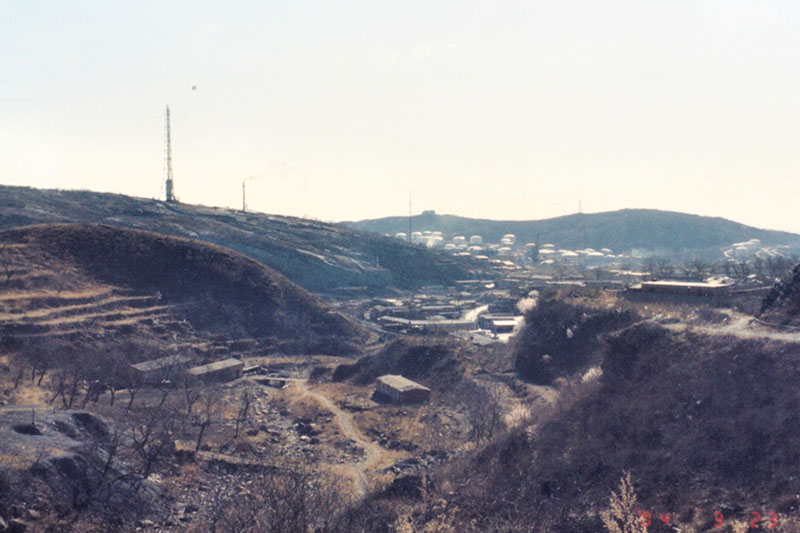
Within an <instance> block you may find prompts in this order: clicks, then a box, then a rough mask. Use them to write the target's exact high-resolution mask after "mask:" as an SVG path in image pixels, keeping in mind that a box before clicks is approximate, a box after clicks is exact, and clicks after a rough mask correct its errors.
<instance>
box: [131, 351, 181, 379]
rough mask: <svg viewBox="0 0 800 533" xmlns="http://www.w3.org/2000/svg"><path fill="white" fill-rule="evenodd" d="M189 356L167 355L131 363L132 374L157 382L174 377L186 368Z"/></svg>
mask: <svg viewBox="0 0 800 533" xmlns="http://www.w3.org/2000/svg"><path fill="white" fill-rule="evenodd" d="M191 362H192V359H191V358H190V357H187V356H185V355H168V356H167V357H162V358H160V359H151V360H150V361H144V362H141V363H136V364H135V365H131V368H132V369H133V372H134V374H136V375H138V376H139V377H140V378H141V379H142V380H143V381H145V382H147V383H158V382H160V381H164V380H167V379H174V378H175V377H177V376H178V375H180V374H183V372H184V371H185V370H186V368H187V367H188V366H189V363H191Z"/></svg>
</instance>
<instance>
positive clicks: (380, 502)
mask: <svg viewBox="0 0 800 533" xmlns="http://www.w3.org/2000/svg"><path fill="white" fill-rule="evenodd" d="M556 314H563V313H562V312H561V310H556ZM612 326H613V325H612ZM617 326H618V327H620V328H621V329H618V330H617V331H615V332H609V333H608V335H607V336H606V342H604V350H603V351H604V357H603V362H602V365H601V368H602V375H601V377H600V378H599V380H597V379H596V378H595V379H594V380H586V379H583V380H576V381H575V382H572V383H566V382H565V383H564V387H563V388H562V390H561V398H560V400H559V402H558V404H556V406H555V409H552V410H550V411H549V412H548V411H544V412H543V411H539V412H537V413H535V414H534V416H532V417H531V418H530V419H528V420H527V421H526V422H525V423H523V424H522V425H520V426H518V427H516V428H514V429H512V430H511V431H509V432H508V433H506V434H504V435H503V436H501V437H500V438H498V439H496V440H494V441H493V442H490V443H489V445H488V446H486V447H485V448H478V449H476V450H474V452H472V453H469V454H466V455H465V456H463V457H462V458H461V459H459V460H458V461H456V462H454V463H451V464H449V465H447V466H444V467H440V468H438V469H437V470H434V471H432V472H430V473H429V478H428V480H427V484H426V487H427V488H428V490H427V492H426V493H424V494H421V495H417V496H416V497H413V498H409V497H397V496H396V495H393V494H390V493H383V494H376V495H374V497H373V498H371V499H369V500H367V501H366V502H365V503H364V504H363V505H362V506H361V507H359V508H358V509H357V510H356V511H355V512H354V513H353V514H352V515H350V518H351V520H352V522H353V524H354V526H355V527H354V529H358V528H359V527H360V528H363V529H364V530H381V528H387V526H388V525H390V524H399V523H408V524H409V526H408V527H409V529H408V530H409V531H440V530H441V531H466V532H469V531H475V532H478V531H537V532H539V531H541V532H544V531H547V532H556V533H558V532H563V533H575V532H580V533H597V532H599V531H606V528H605V527H604V525H603V523H602V521H601V519H600V511H602V510H604V509H607V508H608V507H609V495H610V494H611V492H612V491H615V490H618V487H619V482H620V478H621V477H622V476H623V473H624V472H629V473H630V474H631V478H632V480H633V487H634V490H635V492H636V494H637V495H638V503H637V504H636V505H635V506H634V507H633V509H632V510H631V511H630V513H631V515H632V517H633V519H634V520H638V519H639V518H640V517H641V514H638V515H637V513H639V512H640V511H641V512H647V513H650V516H651V518H652V523H651V527H650V528H648V529H647V531H653V532H664V533H666V532H671V531H709V530H719V531H748V529H747V528H746V527H745V528H743V529H740V527H741V524H742V523H753V522H751V521H754V523H755V527H752V528H751V529H749V531H754V530H760V529H770V530H773V531H781V532H788V531H798V529H797V527H798V524H800V522H798V514H797V513H798V509H800V499H799V497H798V494H799V493H800V484H799V483H800V482H798V478H797V476H796V465H797V461H798V459H800V457H798V449H800V417H798V414H797V413H798V411H797V407H798V404H799V402H800V393H798V391H800V367H798V362H797V360H796V358H795V357H794V355H793V354H794V353H795V352H796V346H797V345H796V344H795V343H794V342H792V341H788V342H786V341H781V340H777V339H776V338H773V336H771V335H770V333H769V332H766V333H765V332H762V331H761V330H758V329H751V330H750V331H748V332H746V333H745V332H742V333H741V334H730V333H727V331H735V330H730V329H726V330H724V331H725V332H726V333H722V331H723V330H722V329H720V330H715V328H714V327H712V326H699V327H697V328H694V327H689V326H686V325H685V324H676V323H670V324H667V325H660V324H658V323H656V322H655V321H653V320H645V321H641V322H639V323H636V324H633V325H631V326H627V327H625V324H617ZM611 329H613V327H612V328H611ZM709 332H711V333H712V334H709ZM548 335H549V334H548ZM548 335H545V336H543V337H541V342H542V344H543V345H544V344H548V343H550V344H552V340H553V338H551V339H550V340H548ZM559 343H560V341H557V342H556V344H555V345H553V346H552V348H553V350H552V351H551V347H547V346H542V347H543V348H544V349H547V350H548V351H549V352H550V353H553V354H557V353H558V349H559V347H558V344H559ZM596 374H599V372H597V373H596ZM716 513H719V514H716ZM662 518H663V521H664V522H666V521H668V522H669V527H668V526H667V525H666V524H665V523H662ZM770 518H774V520H775V523H774V524H771V523H770V522H769V520H770ZM717 520H722V521H723V522H724V524H725V525H724V526H723V527H721V528H718V529H714V526H715V524H716V523H717ZM736 522H738V523H739V524H740V525H739V526H737V527H734V523H736ZM776 525H777V526H778V527H776ZM437 528H440V529H437ZM675 528H679V529H675ZM625 531H634V530H633V529H626V530H625ZM637 531H638V529H637Z"/></svg>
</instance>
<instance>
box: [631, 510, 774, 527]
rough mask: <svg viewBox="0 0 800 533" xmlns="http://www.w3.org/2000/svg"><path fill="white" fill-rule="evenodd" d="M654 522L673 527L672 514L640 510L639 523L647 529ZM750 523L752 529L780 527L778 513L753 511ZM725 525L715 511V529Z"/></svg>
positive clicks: (718, 512)
mask: <svg viewBox="0 0 800 533" xmlns="http://www.w3.org/2000/svg"><path fill="white" fill-rule="evenodd" d="M654 520H658V521H659V522H663V523H664V524H665V525H668V526H670V525H672V524H670V513H658V514H654V513H652V512H650V511H648V510H646V509H640V510H639V521H640V523H641V524H642V526H643V527H644V528H645V529H647V528H648V527H650V526H651V525H653V521H654ZM748 523H749V525H750V529H761V528H764V529H775V528H776V527H778V513H776V512H775V511H769V512H768V513H766V514H763V513H762V512H761V511H753V512H752V513H750V521H749V522H748ZM723 525H725V515H724V514H722V511H714V525H713V527H714V528H718V527H722V526H723Z"/></svg>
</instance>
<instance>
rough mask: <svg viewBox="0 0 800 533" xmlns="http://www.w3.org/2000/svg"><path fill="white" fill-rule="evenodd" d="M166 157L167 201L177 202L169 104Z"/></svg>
mask: <svg viewBox="0 0 800 533" xmlns="http://www.w3.org/2000/svg"><path fill="white" fill-rule="evenodd" d="M165 143H166V146H165V149H164V150H165V152H166V159H167V181H166V184H165V189H166V191H167V202H177V201H178V199H177V198H175V185H174V184H173V182H172V143H171V141H170V132H169V106H167V125H166V141H165Z"/></svg>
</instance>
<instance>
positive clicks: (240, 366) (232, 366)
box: [188, 358, 244, 381]
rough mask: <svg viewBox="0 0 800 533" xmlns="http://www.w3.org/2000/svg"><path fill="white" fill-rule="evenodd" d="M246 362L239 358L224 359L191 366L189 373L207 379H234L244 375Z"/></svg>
mask: <svg viewBox="0 0 800 533" xmlns="http://www.w3.org/2000/svg"><path fill="white" fill-rule="evenodd" d="M243 370H244V363H243V362H242V361H240V360H238V359H233V358H229V359H223V360H222V361H214V362H213V363H209V364H207V365H202V366H196V367H194V368H190V369H189V371H188V374H189V375H190V376H192V377H195V378H197V379H202V380H206V381H232V380H234V379H239V378H240V377H242V372H243Z"/></svg>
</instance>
